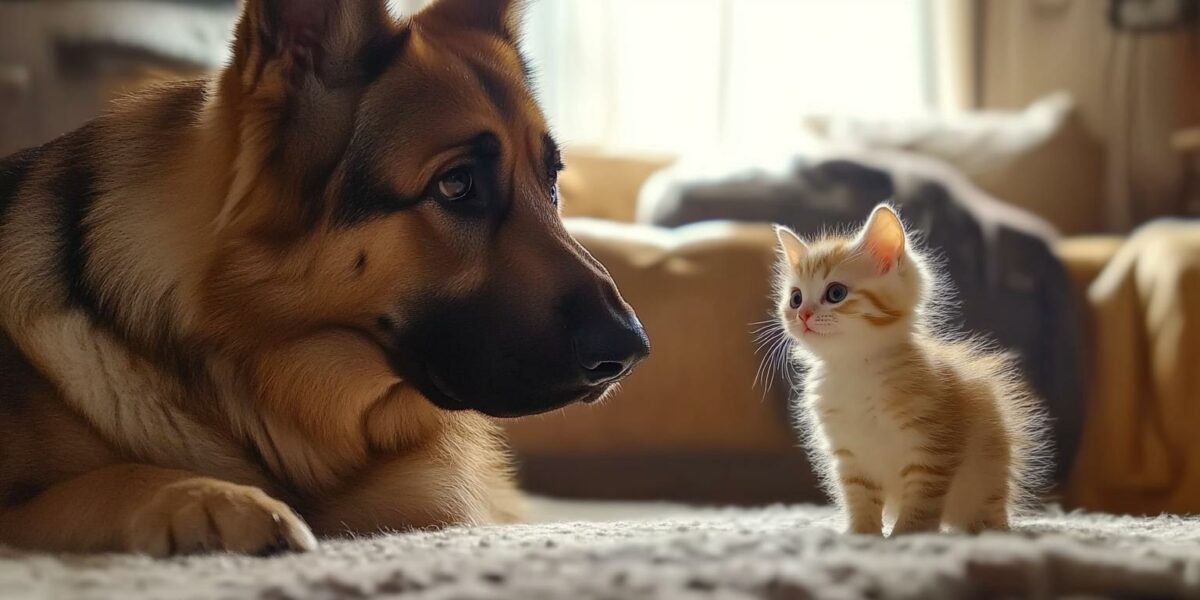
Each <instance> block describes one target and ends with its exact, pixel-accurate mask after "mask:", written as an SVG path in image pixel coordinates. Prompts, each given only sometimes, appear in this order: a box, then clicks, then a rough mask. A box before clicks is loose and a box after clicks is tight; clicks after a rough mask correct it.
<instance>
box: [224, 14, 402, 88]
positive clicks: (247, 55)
mask: <svg viewBox="0 0 1200 600" xmlns="http://www.w3.org/2000/svg"><path fill="white" fill-rule="evenodd" d="M243 5H244V7H243V10H242V18H241V22H240V23H239V25H238V29H237V39H236V41H235V45H234V65H235V67H236V68H237V69H238V71H239V73H240V75H241V76H242V80H243V82H244V83H247V84H253V83H255V82H257V81H258V80H259V79H260V78H262V77H263V76H264V75H266V76H270V75H278V76H280V77H282V79H283V80H284V81H285V82H287V83H289V84H291V85H293V86H294V85H302V84H304V83H306V82H308V81H312V80H316V81H319V82H320V83H322V84H323V85H324V86H326V87H341V86H342V85H347V84H353V83H355V82H360V81H362V79H364V78H366V77H370V76H371V75H373V74H374V72H375V71H377V70H378V64H379V63H381V62H382V61H383V60H384V59H385V58H386V57H385V56H381V55H386V54H387V52H388V50H389V48H390V47H391V46H392V45H393V44H394V43H395V39H396V37H397V36H398V35H399V32H398V31H397V29H396V25H395V23H394V22H393V21H392V18H391V16H390V15H389V14H388V10H387V0H244V2H243Z"/></svg>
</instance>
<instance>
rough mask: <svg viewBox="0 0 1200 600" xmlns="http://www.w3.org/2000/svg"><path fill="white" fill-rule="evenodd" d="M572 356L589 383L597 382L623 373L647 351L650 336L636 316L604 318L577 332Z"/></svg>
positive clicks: (647, 352) (642, 357) (599, 382)
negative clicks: (620, 318)
mask: <svg viewBox="0 0 1200 600" xmlns="http://www.w3.org/2000/svg"><path fill="white" fill-rule="evenodd" d="M574 346H575V359H576V361H577V362H578V364H579V367H580V370H581V372H582V374H583V380H584V381H585V382H586V383H587V384H588V385H593V386H598V385H603V384H606V383H611V382H613V381H616V380H618V379H620V378H622V377H624V376H625V375H626V374H627V373H629V371H630V370H631V369H633V367H634V366H635V365H637V364H638V363H639V362H641V361H642V359H644V358H646V357H647V356H649V355H650V339H649V338H647V337H646V330H645V329H643V328H642V324H641V323H639V322H638V320H637V317H634V316H632V315H630V317H629V320H628V321H625V320H617V319H611V320H609V319H605V320H603V321H599V322H596V323H592V324H590V325H589V326H586V327H584V328H582V329H581V330H580V331H578V332H576V334H575V339H574Z"/></svg>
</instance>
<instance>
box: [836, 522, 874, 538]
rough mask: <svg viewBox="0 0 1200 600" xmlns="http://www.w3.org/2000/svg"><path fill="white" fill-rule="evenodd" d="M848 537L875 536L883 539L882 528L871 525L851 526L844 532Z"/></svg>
mask: <svg viewBox="0 0 1200 600" xmlns="http://www.w3.org/2000/svg"><path fill="white" fill-rule="evenodd" d="M844 533H845V534H846V535H873V536H876V537H883V528H882V527H872V526H870V525H850V526H849V527H847V528H846V529H845V530H844Z"/></svg>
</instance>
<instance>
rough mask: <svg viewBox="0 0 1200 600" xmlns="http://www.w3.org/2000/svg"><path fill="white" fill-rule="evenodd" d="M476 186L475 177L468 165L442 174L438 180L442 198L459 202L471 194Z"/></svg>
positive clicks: (439, 192) (440, 197) (439, 194)
mask: <svg viewBox="0 0 1200 600" xmlns="http://www.w3.org/2000/svg"><path fill="white" fill-rule="evenodd" d="M474 187H475V178H474V177H473V176H472V175H471V171H470V170H469V169H467V168H466V167H459V168H457V169H454V170H452V171H449V172H447V173H446V174H445V175H442V178H441V179H439V180H438V182H437V193H438V196H439V199H440V200H444V201H446V202H457V201H460V200H465V199H467V198H468V197H470V196H471V191H472V190H473V189H474Z"/></svg>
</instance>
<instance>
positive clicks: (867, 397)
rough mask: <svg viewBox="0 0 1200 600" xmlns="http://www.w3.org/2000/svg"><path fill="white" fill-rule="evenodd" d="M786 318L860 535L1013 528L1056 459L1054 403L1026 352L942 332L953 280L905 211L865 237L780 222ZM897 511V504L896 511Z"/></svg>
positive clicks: (810, 415)
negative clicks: (1037, 394) (1022, 356)
mask: <svg viewBox="0 0 1200 600" xmlns="http://www.w3.org/2000/svg"><path fill="white" fill-rule="evenodd" d="M776 233H777V234H778V237H779V242H780V244H781V246H782V253H781V254H782V257H781V261H780V265H781V269H780V275H779V295H780V304H779V320H780V322H781V324H782V326H783V329H784V331H785V332H786V333H787V335H788V336H790V337H791V339H792V340H793V342H794V344H793V346H794V350H793V356H794V358H795V359H796V360H797V361H798V362H799V364H800V366H802V367H805V368H804V369H803V373H804V375H803V377H804V382H803V389H804V398H803V400H802V402H801V403H800V408H799V412H800V413H801V414H799V415H798V417H799V421H800V424H801V425H802V426H803V427H804V428H805V429H806V430H807V431H806V432H805V433H806V436H807V438H808V441H809V448H810V453H811V454H812V455H813V457H814V459H815V460H814V463H815V464H816V465H817V467H818V469H819V470H820V471H821V472H822V476H823V479H824V481H825V483H826V485H827V487H828V488H829V490H830V491H831V492H832V493H833V495H834V496H835V497H836V499H837V500H838V502H839V504H840V505H841V506H842V508H843V510H844V511H845V512H846V514H847V516H848V517H849V522H850V523H849V531H850V532H852V533H861V534H874V535H881V534H882V531H883V515H884V513H885V512H886V513H887V514H888V515H889V517H890V518H894V526H893V528H892V534H893V535H895V534H903V533H912V532H922V531H938V530H939V529H940V528H941V526H942V525H946V526H948V527H951V528H954V529H958V530H962V531H967V532H978V531H980V530H983V529H1007V528H1008V526H1009V516H1010V513H1011V512H1012V511H1013V510H1014V509H1015V508H1017V507H1018V506H1020V505H1021V504H1022V503H1023V502H1024V501H1026V500H1028V499H1030V498H1031V497H1032V491H1033V487H1034V486H1035V485H1036V483H1037V479H1038V475H1039V471H1040V470H1041V467H1042V466H1043V464H1044V459H1043V455H1044V450H1045V448H1044V447H1043V446H1044V443H1043V442H1042V441H1040V440H1042V439H1044V437H1045V436H1044V423H1045V418H1044V415H1043V413H1042V412H1041V411H1040V410H1039V409H1038V408H1037V407H1038V403H1037V401H1036V399H1035V398H1034V397H1033V396H1032V395H1031V394H1030V393H1029V391H1028V388H1027V386H1026V385H1025V383H1024V382H1023V381H1022V380H1021V379H1020V377H1019V375H1018V373H1017V371H1016V369H1015V367H1014V365H1013V362H1012V360H1011V359H1010V358H1009V357H1008V356H1006V355H1003V354H999V353H997V352H994V351H991V350H988V349H987V348H986V347H985V345H984V344H982V343H981V342H979V341H978V340H972V339H961V338H955V337H952V336H949V335H945V334H939V333H937V332H936V331H935V329H936V325H937V321H938V320H939V319H940V318H941V317H940V316H939V315H938V314H937V312H936V311H934V310H933V309H932V307H933V306H934V304H936V303H935V302H934V300H936V299H937V298H934V295H935V293H936V294H937V295H942V292H943V291H944V290H946V289H947V288H945V287H943V286H941V285H939V284H940V283H941V282H939V281H938V280H937V279H936V275H935V273H934V272H933V271H932V270H931V268H930V267H929V265H928V262H927V260H926V259H925V258H924V257H923V256H922V255H921V254H920V253H919V252H918V251H917V249H915V248H913V247H912V244H911V243H910V240H909V236H908V234H907V233H906V232H905V230H904V225H903V224H902V223H901V221H900V218H899V217H898V216H897V215H896V213H895V211H894V210H893V209H892V208H891V207H889V206H887V205H880V206H879V207H877V208H876V209H875V211H874V212H873V213H872V214H871V217H870V219H869V220H868V221H867V223H866V225H865V226H864V227H863V228H862V230H861V231H860V232H859V233H858V234H857V235H856V236H854V237H836V236H835V237H827V238H823V239H818V240H813V241H810V242H805V241H803V240H801V239H800V238H799V237H798V236H797V235H796V234H795V233H794V232H792V231H791V230H789V229H787V228H784V227H777V228H776ZM885 509H886V511H885Z"/></svg>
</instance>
